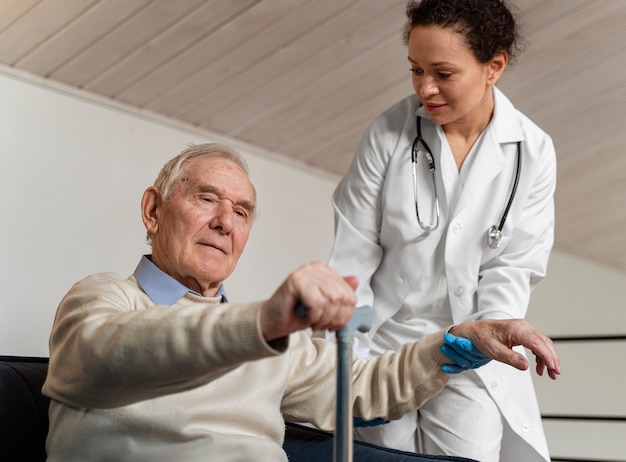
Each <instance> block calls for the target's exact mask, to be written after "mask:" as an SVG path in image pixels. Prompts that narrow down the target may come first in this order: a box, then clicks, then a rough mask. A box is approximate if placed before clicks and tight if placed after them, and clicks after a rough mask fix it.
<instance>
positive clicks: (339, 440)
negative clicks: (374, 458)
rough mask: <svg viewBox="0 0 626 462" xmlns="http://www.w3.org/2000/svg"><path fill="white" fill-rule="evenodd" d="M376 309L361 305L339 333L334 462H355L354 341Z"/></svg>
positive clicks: (367, 328) (368, 327) (366, 326)
mask: <svg viewBox="0 0 626 462" xmlns="http://www.w3.org/2000/svg"><path fill="white" fill-rule="evenodd" d="M372 317H373V311H372V308H370V307H369V306H360V307H358V308H357V309H356V310H355V311H354V314H353V315H352V318H351V319H350V321H349V322H348V324H346V325H345V326H344V327H343V328H342V329H341V330H340V331H339V332H337V412H336V415H335V439H334V445H333V461H334V462H352V449H353V442H352V343H353V340H354V334H355V333H356V331H357V330H358V331H360V332H367V331H368V330H369V329H370V327H371V325H372Z"/></svg>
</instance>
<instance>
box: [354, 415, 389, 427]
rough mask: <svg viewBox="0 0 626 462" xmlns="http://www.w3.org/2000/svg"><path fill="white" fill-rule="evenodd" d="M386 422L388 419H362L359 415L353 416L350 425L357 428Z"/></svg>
mask: <svg viewBox="0 0 626 462" xmlns="http://www.w3.org/2000/svg"><path fill="white" fill-rule="evenodd" d="M386 423H389V421H388V420H385V419H374V420H363V419H361V418H360V417H354V418H353V419H352V426H353V427H354V428H357V427H375V426H377V425H385V424H386Z"/></svg>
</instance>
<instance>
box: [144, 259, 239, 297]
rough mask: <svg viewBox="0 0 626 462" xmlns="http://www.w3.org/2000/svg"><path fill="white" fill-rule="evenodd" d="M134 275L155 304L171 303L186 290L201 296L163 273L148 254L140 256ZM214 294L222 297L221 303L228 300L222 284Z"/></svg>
mask: <svg viewBox="0 0 626 462" xmlns="http://www.w3.org/2000/svg"><path fill="white" fill-rule="evenodd" d="M134 275H135V278H136V279H137V282H139V285H140V286H141V288H142V289H143V291H144V292H145V293H146V294H147V295H148V297H150V300H152V301H153V302H154V304H155V305H167V306H169V305H172V304H174V303H176V302H177V301H178V300H180V299H181V298H182V297H183V296H184V295H185V294H186V293H187V292H191V293H192V294H196V295H200V296H202V294H199V293H197V292H195V291H193V290H191V289H190V288H189V287H187V286H185V285H183V284H181V283H180V282H178V281H177V280H176V279H174V278H173V277H172V276H170V275H169V274H167V273H164V272H163V271H162V270H161V269H160V268H159V267H157V266H156V265H155V264H154V263H152V260H150V255H144V256H143V257H141V260H140V261H139V264H138V265H137V268H136V269H135V273H134ZM215 296H216V297H222V303H225V302H227V301H228V300H227V298H226V291H225V290H224V284H222V285H221V286H220V288H219V290H218V291H217V293H216V294H215Z"/></svg>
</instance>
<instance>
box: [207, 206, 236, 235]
mask: <svg viewBox="0 0 626 462" xmlns="http://www.w3.org/2000/svg"><path fill="white" fill-rule="evenodd" d="M234 223H235V211H234V209H233V205H232V204H231V203H230V202H229V201H227V200H221V201H219V203H218V205H217V207H215V209H214V214H213V217H212V218H211V221H210V222H209V226H210V227H211V229H215V230H218V231H220V232H222V233H223V234H228V233H230V232H231V231H232V229H233V226H234Z"/></svg>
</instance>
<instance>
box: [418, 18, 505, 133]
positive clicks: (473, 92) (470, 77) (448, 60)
mask: <svg viewBox="0 0 626 462" xmlns="http://www.w3.org/2000/svg"><path fill="white" fill-rule="evenodd" d="M408 52H409V56H408V59H409V64H410V66H411V73H412V81H413V89H414V90H415V93H416V94H417V96H418V97H419V99H420V101H421V102H422V104H423V105H424V107H425V109H426V110H427V111H428V114H429V115H430V117H431V118H432V119H433V120H434V121H435V122H437V123H438V124H440V125H446V124H449V123H457V122H458V123H463V122H472V120H473V118H475V117H482V116H484V114H485V113H487V112H488V113H489V117H490V116H491V112H492V111H493V93H492V89H491V87H492V85H494V84H495V83H496V81H497V80H498V78H499V77H500V75H501V73H502V71H503V70H504V67H505V66H506V61H507V57H506V54H499V55H497V56H496V57H494V58H492V60H490V61H489V62H488V63H484V64H483V63H481V62H480V61H478V59H477V58H476V56H475V55H474V53H473V52H472V50H471V49H470V48H469V47H468V45H467V43H466V42H465V40H464V38H463V36H462V35H461V34H459V33H458V32H456V31H455V30H454V29H452V28H442V27H439V26H416V27H414V28H413V29H412V30H411V35H410V36H409V42H408Z"/></svg>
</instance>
